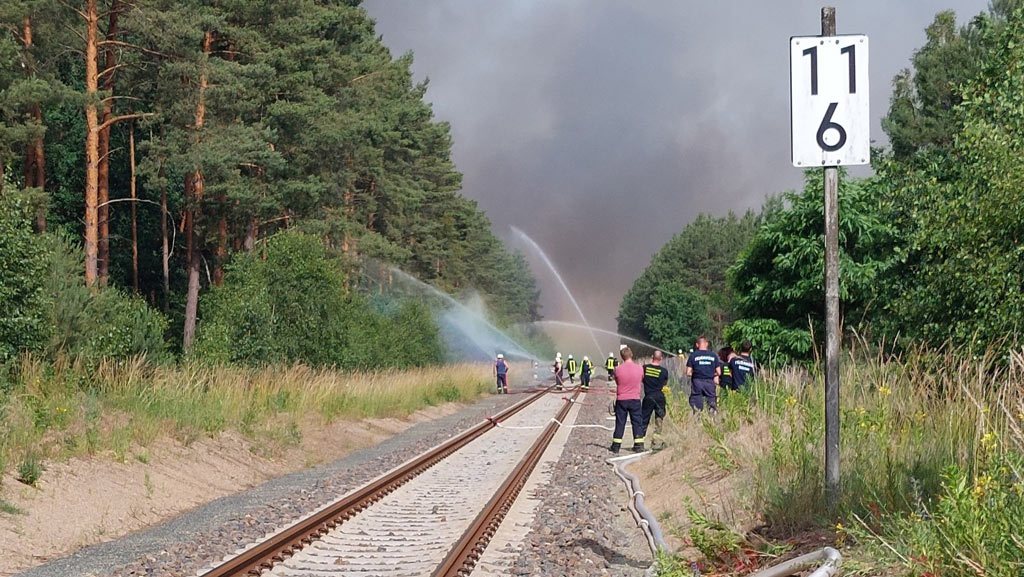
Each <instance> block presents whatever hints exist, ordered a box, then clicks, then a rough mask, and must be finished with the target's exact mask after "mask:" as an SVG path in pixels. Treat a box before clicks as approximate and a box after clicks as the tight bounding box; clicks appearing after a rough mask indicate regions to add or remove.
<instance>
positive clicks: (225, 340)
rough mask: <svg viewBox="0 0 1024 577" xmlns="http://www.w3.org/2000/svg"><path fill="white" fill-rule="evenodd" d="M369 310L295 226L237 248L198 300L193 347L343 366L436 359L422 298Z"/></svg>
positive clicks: (435, 338) (252, 361)
mask: <svg viewBox="0 0 1024 577" xmlns="http://www.w3.org/2000/svg"><path fill="white" fill-rule="evenodd" d="M382 308H383V309H384V310H380V311H378V310H376V309H375V307H374V306H372V305H371V303H370V302H369V301H368V300H367V299H365V298H363V297H361V296H359V295H356V294H353V293H352V291H351V290H350V289H349V283H348V276H347V274H346V273H345V271H344V269H343V267H342V264H341V261H340V260H339V259H337V258H334V257H333V256H332V255H330V254H329V253H328V252H327V250H326V249H325V248H324V246H323V243H322V242H321V241H320V240H319V239H317V238H315V237H313V236H308V235H305V234H302V233H300V232H289V233H285V234H282V235H279V236H277V237H274V238H272V239H270V241H269V242H268V243H267V245H266V247H265V248H264V249H263V250H262V251H261V252H260V253H250V254H245V255H240V256H238V257H237V258H236V259H235V261H234V262H233V263H232V264H231V266H229V267H228V269H227V271H226V273H225V277H224V284H223V285H222V286H220V287H217V288H214V289H213V290H211V291H210V293H209V294H208V295H206V296H205V297H204V298H203V300H202V302H201V313H202V315H201V317H202V322H201V324H200V330H199V338H198V340H197V343H196V347H195V349H194V351H193V353H194V354H195V356H196V357H197V358H200V359H203V360H206V361H212V362H238V363H242V364H248V365H266V364H272V363H280V362H285V363H294V362H301V363H306V364H309V365H314V366H339V367H346V368H369V367H393V366H399V365H401V366H409V365H415V366H422V365H427V364H433V363H437V362H439V361H440V360H441V359H442V356H443V349H442V347H441V344H440V336H439V334H438V329H437V326H436V325H435V324H434V322H433V320H432V318H431V316H430V312H429V310H428V309H427V308H426V307H424V306H423V305H421V304H418V303H414V302H407V303H404V304H398V305H393V303H390V304H387V306H384V307H382Z"/></svg>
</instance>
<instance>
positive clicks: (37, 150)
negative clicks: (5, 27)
mask: <svg viewBox="0 0 1024 577" xmlns="http://www.w3.org/2000/svg"><path fill="white" fill-rule="evenodd" d="M21 28H22V30H21V40H22V43H23V45H24V49H25V58H24V64H25V75H26V76H28V77H29V78H31V77H33V76H35V74H36V69H35V60H34V59H33V58H32V45H33V38H32V37H33V30H32V17H31V16H25V19H24V20H23V21H22V27H21ZM29 114H30V115H31V116H32V120H34V121H35V122H36V124H39V125H42V124H43V111H42V108H41V107H40V106H39V104H33V105H32V109H31V110H30V111H29ZM24 176H25V187H26V188H38V189H40V190H45V189H46V153H45V152H44V150H43V137H42V136H37V137H35V138H34V139H33V140H32V141H30V142H28V143H26V144H25V175H24ZM35 224H36V232H38V233H40V234H42V233H44V232H46V203H44V202H41V203H40V204H39V206H38V207H36V223H35Z"/></svg>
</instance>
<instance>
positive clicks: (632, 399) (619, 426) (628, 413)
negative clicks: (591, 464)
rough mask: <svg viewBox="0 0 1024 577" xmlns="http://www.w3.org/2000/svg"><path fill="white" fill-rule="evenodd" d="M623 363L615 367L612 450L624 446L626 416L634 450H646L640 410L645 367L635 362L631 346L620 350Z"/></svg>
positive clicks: (615, 450)
mask: <svg viewBox="0 0 1024 577" xmlns="http://www.w3.org/2000/svg"><path fill="white" fill-rule="evenodd" d="M619 355H621V356H622V364H620V365H619V366H617V367H615V431H614V432H613V433H612V446H611V447H610V449H611V452H613V453H618V452H619V449H620V448H621V447H622V434H623V433H625V432H626V418H627V417H629V424H630V426H632V428H633V452H634V453H639V452H641V451H643V450H644V431H643V427H644V423H643V412H642V411H641V410H640V389H641V382H642V381H643V376H644V370H643V368H642V367H641V366H640V365H638V364H636V363H634V362H633V351H632V350H630V348H629V347H623V348H622V349H620V350H619Z"/></svg>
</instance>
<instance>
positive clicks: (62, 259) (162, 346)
mask: <svg viewBox="0 0 1024 577" xmlns="http://www.w3.org/2000/svg"><path fill="white" fill-rule="evenodd" d="M40 239H41V241H42V243H41V246H42V249H43V252H42V254H45V258H46V269H45V271H44V274H43V276H42V279H43V283H44V292H45V295H46V307H45V309H44V313H45V315H46V318H47V320H48V323H47V326H48V327H50V333H49V340H48V342H47V343H46V346H45V349H44V350H45V352H47V353H48V354H49V355H50V356H51V357H52V356H56V355H61V354H63V355H68V356H72V357H81V358H83V359H86V360H88V361H90V362H96V361H99V360H100V359H102V358H113V359H126V358H130V357H134V356H139V355H145V356H146V357H147V358H148V359H149V360H151V361H161V360H166V359H167V358H168V350H167V343H166V342H165V341H164V335H165V333H166V332H167V326H168V322H167V318H166V317H165V316H164V315H163V314H161V313H160V312H159V311H157V310H156V309H154V308H152V307H150V306H149V305H148V304H147V303H146V301H144V300H142V299H141V298H139V297H137V296H133V295H129V294H125V293H124V292H123V291H121V290H120V289H118V288H114V287H110V288H104V289H100V290H90V289H89V288H88V287H86V286H85V285H84V284H83V282H82V269H83V266H82V251H81V249H80V248H78V247H77V246H76V245H75V244H74V243H72V242H71V241H69V240H68V239H66V238H65V237H63V236H62V235H61V234H47V235H44V236H43V237H40Z"/></svg>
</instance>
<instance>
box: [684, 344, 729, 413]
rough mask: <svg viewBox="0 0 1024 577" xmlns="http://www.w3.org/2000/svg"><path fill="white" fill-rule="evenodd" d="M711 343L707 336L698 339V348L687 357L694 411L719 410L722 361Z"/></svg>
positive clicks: (691, 401) (691, 402)
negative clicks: (719, 379) (719, 383)
mask: <svg viewBox="0 0 1024 577" xmlns="http://www.w3.org/2000/svg"><path fill="white" fill-rule="evenodd" d="M710 347H711V343H709V342H708V339H707V338H706V337H700V338H699V339H697V349H696V350H695V351H693V352H692V353H690V358H688V359H686V376H687V377H690V407H691V408H692V409H693V412H694V413H696V412H698V411H703V410H704V404H705V402H707V406H708V409H709V410H710V411H711V412H712V413H714V412H716V411H717V410H718V391H717V390H715V389H716V387H718V378H719V377H720V376H721V374H722V367H721V361H719V360H718V355H716V354H715V353H714V351H711V350H710Z"/></svg>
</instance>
